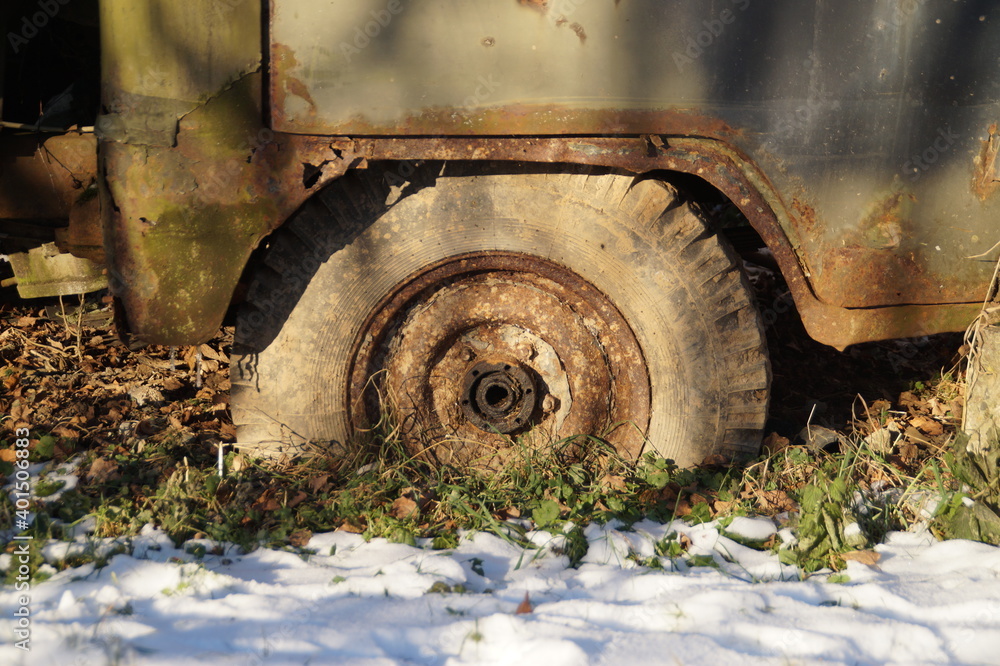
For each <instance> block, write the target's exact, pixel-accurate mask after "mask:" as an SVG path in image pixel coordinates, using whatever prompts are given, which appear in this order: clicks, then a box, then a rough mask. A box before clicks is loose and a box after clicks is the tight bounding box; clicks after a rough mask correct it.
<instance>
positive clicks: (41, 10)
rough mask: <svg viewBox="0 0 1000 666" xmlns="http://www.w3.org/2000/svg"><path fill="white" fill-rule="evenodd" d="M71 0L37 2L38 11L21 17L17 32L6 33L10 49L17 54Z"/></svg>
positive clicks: (42, 0) (40, 0) (41, 0)
mask: <svg viewBox="0 0 1000 666" xmlns="http://www.w3.org/2000/svg"><path fill="white" fill-rule="evenodd" d="M71 1H72V0H38V5H37V6H38V11H37V12H34V13H33V14H31V15H30V16H27V15H25V16H22V17H21V24H20V26H17V27H19V28H20V29H19V30H18V31H17V32H8V33H7V41H8V42H9V43H10V48H11V49H12V50H13V51H14V53H15V54H17V53H18V52H19V51H20V50H21V48H22V47H23V46H25V45H26V44H27V43H28V42H30V41H31V40H32V39H34V38H35V37H37V36H38V33H39V31H40V30H42V28H44V27H45V26H47V25H48V24H49V21H51V20H52V19H54V18H55V17H56V14H58V13H59V10H61V9H62V8H63V7H64V6H66V5H68V4H69V3H70V2H71Z"/></svg>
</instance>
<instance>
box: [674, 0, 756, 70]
mask: <svg viewBox="0 0 1000 666" xmlns="http://www.w3.org/2000/svg"><path fill="white" fill-rule="evenodd" d="M730 2H731V3H732V5H733V8H732V9H730V8H728V7H727V8H726V9H723V10H722V11H721V12H719V15H718V16H716V17H715V18H710V19H705V20H704V21H702V22H701V24H702V26H703V27H704V29H702V30H699V31H698V32H696V33H694V34H688V35H687V36H686V37H685V39H684V40H683V41H684V50H683V51H674V52H673V54H672V55H673V59H674V65H675V66H676V67H677V71H679V72H683V71H684V68H686V67H687V66H688V65H691V64H694V61H695V60H697V59H698V58H700V57H701V56H703V55H704V54H705V51H706V50H708V49H709V48H710V47H711V46H712V45H713V44H715V42H716V41H717V40H718V39H719V38H720V37H722V34H723V33H724V32H725V31H726V26H729V25H732V24H733V23H735V22H736V18H737V17H738V16H739V14H741V13H742V12H745V11H746V10H747V8H748V7H749V6H750V0H730Z"/></svg>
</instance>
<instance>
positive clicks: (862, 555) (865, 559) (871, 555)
mask: <svg viewBox="0 0 1000 666" xmlns="http://www.w3.org/2000/svg"><path fill="white" fill-rule="evenodd" d="M840 557H842V558H843V559H845V560H847V561H850V562H860V563H861V564H864V565H866V566H869V567H874V566H875V565H876V564H878V562H879V560H881V559H882V555H880V554H879V553H876V552H875V551H874V550H853V551H851V552H849V553H841V555H840Z"/></svg>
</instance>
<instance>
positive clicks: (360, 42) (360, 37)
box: [340, 0, 404, 62]
mask: <svg viewBox="0 0 1000 666" xmlns="http://www.w3.org/2000/svg"><path fill="white" fill-rule="evenodd" d="M403 9H404V6H403V0H389V1H388V2H387V3H386V5H385V9H373V10H371V12H369V14H370V15H371V17H372V18H371V20H370V21H368V22H367V23H365V24H364V26H355V27H354V39H353V40H352V41H351V43H348V42H341V43H340V52H341V54H342V55H343V56H344V60H346V61H347V62H351V60H352V59H353V58H354V56H356V55H358V54H359V53H361V51H363V50H364V49H366V48H368V46H369V45H370V44H371V43H372V40H373V39H375V38H376V37H378V36H379V35H380V34H382V31H383V30H385V29H386V28H387V27H389V24H390V23H392V19H393V18H395V17H396V16H397V15H398V14H399V13H401V12H402V11H403Z"/></svg>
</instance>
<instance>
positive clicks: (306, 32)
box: [0, 0, 1000, 465]
mask: <svg viewBox="0 0 1000 666" xmlns="http://www.w3.org/2000/svg"><path fill="white" fill-rule="evenodd" d="M0 27H2V28H3V29H2V34H3V35H4V36H5V50H4V56H3V60H2V62H0V73H2V76H3V80H2V90H3V106H2V121H3V126H2V129H0V219H2V220H3V222H2V224H3V235H2V237H0V242H2V243H3V250H2V251H3V253H5V254H6V256H8V257H9V258H10V264H11V266H13V276H12V277H11V278H10V279H9V280H8V283H11V284H12V283H14V282H16V283H17V288H18V289H20V290H21V293H22V295H24V296H25V297H38V296H46V295H51V294H56V293H76V292H79V291H87V290H92V289H98V288H101V287H102V286H103V285H104V284H107V285H108V287H109V288H110V290H111V293H112V294H113V297H114V303H115V312H116V321H117V327H118V329H119V331H120V332H121V334H122V335H123V336H125V337H126V338H127V339H128V340H129V342H130V344H133V345H141V344H162V345H188V344H196V343H199V342H201V341H204V340H206V339H207V338H209V337H211V336H212V335H214V334H215V333H216V332H217V330H218V329H219V327H220V324H221V323H222V322H223V320H224V317H226V316H227V313H235V315H234V316H235V321H236V324H235V343H234V349H233V355H232V366H231V377H232V395H231V402H232V415H233V420H234V422H235V424H236V427H237V431H238V440H239V443H240V445H241V446H244V447H246V448H248V449H250V450H253V451H256V452H260V453H264V454H268V455H284V454H286V453H288V454H293V455H294V454H295V453H296V452H300V451H303V450H305V449H307V448H312V449H315V448H316V447H318V448H319V449H321V450H325V451H327V452H329V454H330V455H340V454H342V453H344V452H345V451H348V450H349V449H350V448H351V447H353V446H357V445H358V444H357V442H358V441H361V439H359V437H360V436H359V434H358V433H364V432H366V431H368V430H370V429H371V428H372V427H373V426H374V425H375V424H377V423H381V422H383V421H384V419H386V418H391V419H392V423H393V425H394V427H395V429H396V431H397V432H399V433H401V437H402V441H403V442H404V443H405V446H406V447H407V448H408V449H409V450H411V451H412V452H414V453H415V454H420V455H424V456H430V457H432V458H434V459H435V460H437V461H440V462H443V463H448V464H457V465H462V464H468V465H472V464H480V463H482V462H483V461H484V460H485V461H490V460H496V459H498V458H502V457H503V456H504V455H505V454H504V451H505V450H507V449H508V448H509V447H510V446H511V442H512V441H515V440H520V441H535V442H543V441H551V440H552V439H553V438H556V439H559V438H566V437H572V436H576V435H581V434H584V435H593V436H595V437H600V438H603V440H604V441H606V442H607V443H609V444H611V445H612V446H614V447H615V448H616V449H617V450H618V451H619V452H621V453H622V454H623V455H626V456H636V455H639V453H640V452H642V451H643V450H651V451H656V452H657V453H659V454H660V455H663V456H665V457H668V458H673V459H675V460H676V461H678V462H679V463H682V464H692V463H697V462H699V461H701V460H703V459H704V458H705V457H706V456H709V455H721V456H725V457H738V456H741V455H745V454H748V453H753V452H754V451H756V450H757V447H758V446H759V442H760V436H761V431H762V428H763V427H764V424H765V418H766V413H767V407H768V399H769V391H770V370H769V365H768V356H767V350H766V345H765V339H764V331H763V324H762V317H761V312H760V311H759V308H758V307H757V305H756V304H755V302H754V299H753V297H752V294H751V293H750V291H749V289H748V284H747V280H746V278H745V276H744V275H743V272H742V270H741V266H742V264H741V262H740V260H739V255H738V253H737V252H736V251H735V250H734V247H733V243H731V242H730V241H732V240H734V239H742V240H740V243H738V245H743V246H747V239H748V238H749V239H750V245H749V246H751V247H752V249H754V250H756V251H759V252H766V253H767V254H769V256H770V257H772V258H773V262H774V264H775V265H776V267H777V269H778V270H780V273H781V275H782V276H783V278H784V280H785V281H786V282H787V285H788V288H789V290H790V293H791V295H792V297H793V299H794V307H795V309H796V311H797V313H798V316H799V317H800V318H801V321H802V323H803V324H804V326H805V328H806V330H807V331H808V333H809V335H811V336H812V337H813V338H814V339H816V340H818V341H820V342H823V343H825V344H827V345H831V346H833V347H837V348H840V349H843V348H845V347H847V346H849V345H852V344H856V343H860V342H865V341H873V340H885V339H891V338H900V337H910V336H921V335H928V334H934V333H939V332H946V331H960V330H963V329H965V327H966V326H967V325H968V324H969V322H970V321H971V320H972V319H973V318H974V317H975V316H976V314H977V313H978V312H979V309H980V304H981V303H982V302H983V300H984V298H986V297H987V296H988V292H989V290H990V288H991V278H992V274H993V269H994V266H995V264H996V261H997V256H998V252H1000V249H998V240H1000V233H998V225H997V221H998V219H1000V192H998V190H1000V171H998V165H997V153H998V150H1000V133H998V130H997V123H998V122H1000V77H998V75H997V65H998V62H1000V5H997V4H996V3H989V2H981V1H978V0H858V2H854V3H849V4H837V3H829V2H820V1H819V0H768V1H758V0H706V1H704V2H684V1H681V0H463V1H462V2H458V1H449V0H309V1H306V0H188V1H186V2H177V1H175V0H142V1H141V2H136V1H134V0H100V1H99V2H97V1H95V0H90V1H88V0H23V1H22V0H17V1H16V2H6V3H5V4H4V8H3V9H2V10H0ZM720 202H722V204H723V205H724V207H725V206H729V207H731V210H736V211H738V212H739V220H738V221H737V223H735V224H733V223H731V222H732V217H733V216H732V215H729V216H725V215H723V216H720V215H717V214H715V213H714V212H713V211H715V212H717V211H718V209H719V206H720ZM727 220H729V221H727ZM740 224H743V226H740ZM362 439H363V438H362Z"/></svg>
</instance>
